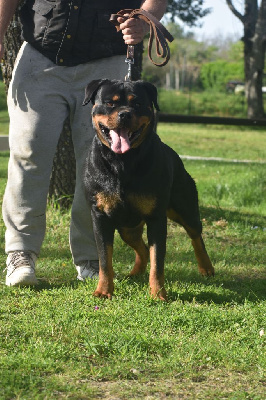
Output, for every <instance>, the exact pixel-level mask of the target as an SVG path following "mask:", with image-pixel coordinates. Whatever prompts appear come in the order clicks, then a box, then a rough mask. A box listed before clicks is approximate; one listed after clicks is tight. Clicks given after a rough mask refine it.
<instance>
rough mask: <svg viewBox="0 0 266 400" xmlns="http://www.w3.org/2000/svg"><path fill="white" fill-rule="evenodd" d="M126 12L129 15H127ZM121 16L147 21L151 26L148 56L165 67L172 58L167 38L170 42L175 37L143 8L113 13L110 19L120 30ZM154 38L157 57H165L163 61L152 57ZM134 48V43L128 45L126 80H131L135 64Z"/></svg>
mask: <svg viewBox="0 0 266 400" xmlns="http://www.w3.org/2000/svg"><path fill="white" fill-rule="evenodd" d="M125 14H129V15H127V16H125ZM119 17H123V18H125V19H129V18H139V19H142V20H143V21H145V22H146V23H147V24H148V25H149V27H150V37H149V42H148V56H149V59H150V61H151V62H152V63H153V64H154V65H156V66H157V67H163V66H164V65H166V64H167V63H168V61H169V60H170V49H169V46H168V43H167V40H168V42H172V41H173V40H174V38H173V36H172V35H171V34H170V33H169V32H168V30H167V29H166V28H165V27H164V26H163V25H162V24H161V22H159V21H158V20H157V19H156V18H155V17H154V16H153V15H152V14H150V13H149V12H148V11H145V10H142V9H136V10H132V9H125V10H121V11H119V12H118V13H117V14H112V15H111V17H110V21H111V22H112V23H113V24H114V25H115V27H116V29H117V31H118V32H119V31H120V26H119V23H118V22H117V18H119ZM154 40H155V44H156V55H157V57H159V58H162V59H163V60H162V62H161V63H157V62H155V61H154V60H153V58H152V47H153V42H154ZM134 49H135V48H134V45H128V46H127V57H126V59H125V62H126V63H127V64H128V73H127V75H126V77H125V80H131V74H132V64H134Z"/></svg>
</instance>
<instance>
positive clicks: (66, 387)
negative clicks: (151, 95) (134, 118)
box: [0, 124, 266, 400]
mask: <svg viewBox="0 0 266 400" xmlns="http://www.w3.org/2000/svg"><path fill="white" fill-rule="evenodd" d="M158 133H159V134H160V136H161V137H162V139H163V140H164V141H165V142H167V143H168V144H170V145H171V146H172V147H173V148H174V149H175V150H176V151H177V152H178V153H179V154H189V155H200V156H206V157H213V156H216V157H224V158H227V159H239V160H243V159H248V160H252V161H254V162H253V163H251V164H244V163H231V162H217V161H191V160H187V161H185V165H186V168H187V170H188V171H189V172H190V174H191V175H192V176H193V178H194V179H195V180H196V183H197V186H198V191H199V197H200V207H201V214H202V219H203V225H204V238H205V242H206V246H207V248H208V252H209V255H210V257H211V259H212V261H213V263H214V266H215V269H216V275H215V277H214V278H210V279H205V278H203V277H201V276H199V275H198V272H197V267H196V263H195V258H194V254H193V250H192V247H191V244H190V241H189V239H188V238H187V236H186V234H185V233H184V231H183V229H182V228H181V227H179V226H177V225H175V224H173V223H171V222H169V224H168V241H167V255H166V272H165V278H166V289H167V290H168V295H169V302H167V303H163V302H160V301H155V300H152V299H151V298H150V296H149V290H148V273H146V274H145V275H144V276H143V277H140V278H134V279H131V280H128V279H126V274H127V272H128V271H129V270H130V266H132V263H133V259H134V255H133V252H131V250H129V249H128V247H127V246H126V245H125V244H124V243H123V242H122V241H121V239H120V238H119V237H118V236H117V237H116V241H115V250H114V266H115V271H116V277H115V296H114V298H113V300H112V301H106V300H100V299H95V298H93V297H92V292H93V290H94V288H95V287H96V282H95V281H90V282H87V283H85V284H84V283H81V282H77V281H76V279H75V278H76V274H75V271H74V268H73V265H72V261H71V256H70V252H69V247H68V225H69V217H70V213H69V212H64V213H60V211H58V210H54V209H53V208H52V207H51V206H48V211H47V235H46V238H45V242H44V245H43V248H42V252H41V255H40V259H39V262H38V267H37V274H38V277H39V278H40V282H41V283H40V285H39V288H37V289H27V288H24V289H17V288H7V287H6V286H5V285H4V279H5V274H4V273H3V274H2V275H1V280H0V292H1V302H0V399H1V400H2V399H3V400H7V399H20V400H22V399H23V400H24V399H27V400H28V399H40V400H41V399H76V400H80V399H97V398H101V399H108V400H109V399H116V400H118V399H125V400H127V399H149V400H150V399H166V398H167V399H210V400H213V399H232V400H242V399H252V400H264V399H265V383H266V380H265V366H266V365H265V364H266V363H265V361H266V357H265V337H266V335H265V330H266V320H265V315H266V301H265V298H266V265H265V236H266V195H265V187H266V185H265V183H266V182H265V180H266V178H265V177H266V174H265V164H262V163H257V161H263V160H264V161H266V154H265V132H264V131H263V130H254V129H253V130H251V129H236V128H230V127H227V128H223V127H217V126H196V125H174V124H173V125H169V124H159V128H158ZM7 161H8V154H7V153H0V199H2V196H3V192H4V186H5V183H6V170H7ZM0 237H1V242H0V243H1V248H0V260H1V262H2V269H4V263H5V255H4V244H3V243H4V226H3V223H1V224H0Z"/></svg>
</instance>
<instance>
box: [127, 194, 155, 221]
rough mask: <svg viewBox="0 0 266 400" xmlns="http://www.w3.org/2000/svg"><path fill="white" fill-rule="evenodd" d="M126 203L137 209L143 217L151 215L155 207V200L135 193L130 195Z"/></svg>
mask: <svg viewBox="0 0 266 400" xmlns="http://www.w3.org/2000/svg"><path fill="white" fill-rule="evenodd" d="M128 201H129V202H130V204H131V206H132V207H134V208H135V209H137V210H138V211H139V212H141V214H143V215H146V216H148V215H151V214H152V212H153V211H154V209H155V207H156V198H155V197H153V196H151V195H150V196H149V195H139V194H137V193H130V194H129V195H128Z"/></svg>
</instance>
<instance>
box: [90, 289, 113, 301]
mask: <svg viewBox="0 0 266 400" xmlns="http://www.w3.org/2000/svg"><path fill="white" fill-rule="evenodd" d="M93 296H94V297H100V298H101V299H108V300H112V294H111V293H106V292H102V291H100V290H95V292H94V293H93Z"/></svg>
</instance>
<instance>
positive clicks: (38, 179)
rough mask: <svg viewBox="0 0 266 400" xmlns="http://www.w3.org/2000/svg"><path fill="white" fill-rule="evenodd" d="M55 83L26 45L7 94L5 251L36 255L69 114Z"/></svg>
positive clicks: (50, 65) (43, 59)
mask: <svg viewBox="0 0 266 400" xmlns="http://www.w3.org/2000/svg"><path fill="white" fill-rule="evenodd" d="M56 68H59V67H56ZM57 81H58V77H56V76H55V69H54V64H53V63H52V62H51V61H50V60H48V59H47V58H46V57H44V56H42V55H41V54H40V53H38V52H37V51H36V50H34V49H33V48H32V47H31V46H30V45H28V44H26V45H25V44H24V45H23V47H22V49H21V51H20V53H19V55H18V59H17V61H16V65H15V68H14V72H13V78H12V82H11V84H10V87H9V93H8V109H9V115H10V132H9V142H10V160H9V167H8V182H7V186H6V190H5V195H4V199H3V218H4V222H5V225H6V252H7V253H11V252H15V251H23V252H26V254H27V252H32V253H34V254H35V255H38V254H39V252H40V247H41V244H42V241H43V238H44V233H45V225H46V218H45V211H46V203H47V193H48V189H49V181H50V174H51V168H52V163H53V157H54V154H55V150H56V146H57V142H58V138H59V135H60V133H61V131H62V127H63V123H64V121H65V119H66V117H67V115H68V107H67V103H66V101H65V99H64V96H63V94H62V93H60V90H61V89H60V85H61V82H60V84H58V82H57ZM23 254H24V253H23Z"/></svg>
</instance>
